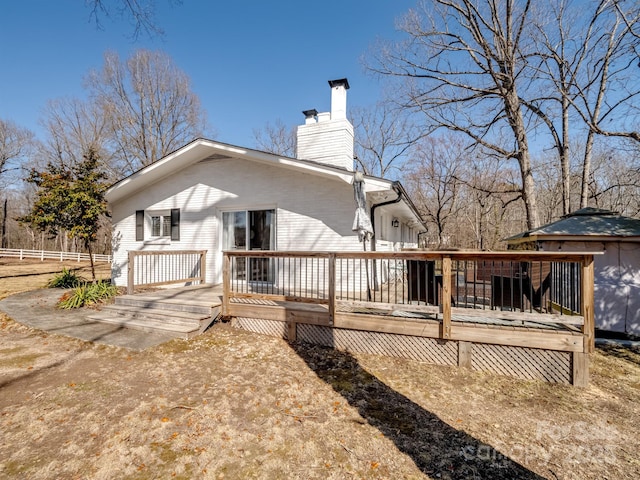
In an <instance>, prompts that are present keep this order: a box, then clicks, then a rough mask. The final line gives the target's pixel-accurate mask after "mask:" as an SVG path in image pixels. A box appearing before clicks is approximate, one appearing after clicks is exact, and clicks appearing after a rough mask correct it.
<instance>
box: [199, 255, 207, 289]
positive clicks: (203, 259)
mask: <svg viewBox="0 0 640 480" xmlns="http://www.w3.org/2000/svg"><path fill="white" fill-rule="evenodd" d="M205 283H207V251H206V250H200V285H204V284H205Z"/></svg>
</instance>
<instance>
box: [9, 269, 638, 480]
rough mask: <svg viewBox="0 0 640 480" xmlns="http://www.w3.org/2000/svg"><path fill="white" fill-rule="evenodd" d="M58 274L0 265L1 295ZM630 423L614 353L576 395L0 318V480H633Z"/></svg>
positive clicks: (434, 371)
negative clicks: (95, 337)
mask: <svg viewBox="0 0 640 480" xmlns="http://www.w3.org/2000/svg"><path fill="white" fill-rule="evenodd" d="M47 268H48V269H49V270H46V269H47ZM60 268H61V267H60V264H59V263H55V264H48V265H45V264H41V263H40V262H38V263H37V264H32V263H25V264H22V265H15V264H12V263H11V262H6V261H5V260H4V259H0V298H2V297H4V296H6V295H8V294H10V293H12V292H14V291H15V292H17V291H24V290H27V289H30V288H41V287H42V286H43V285H44V284H45V283H46V280H47V275H38V272H39V271H49V273H48V275H51V271H53V272H55V271H59V270H60ZM39 269H41V270H39ZM16 275H23V276H16ZM63 314H64V313H63V312H61V315H63ZM639 426H640V352H638V351H633V350H629V349H624V348H608V349H598V351H597V352H596V353H595V354H594V355H593V358H592V365H591V384H590V386H589V387H587V388H575V387H571V386H565V385H552V384H545V383H542V382H535V381H521V380H514V379H511V378H505V377H499V376H494V375H489V374H482V373H478V372H471V371H468V370H463V369H456V368H450V367H438V366H432V365H426V364H423V363H420V362H415V361H410V360H401V359H393V358H385V357H377V356H372V355H361V354H348V353H344V352H337V351H333V350H329V349H325V348H320V347H314V346H309V345H303V344H299V345H290V344H288V343H286V342H285V341H283V340H280V339H277V338H271V337H267V336H261V335H258V334H254V333H249V332H243V331H239V330H235V329H232V328H230V327H229V326H227V325H225V324H218V325H215V326H214V327H213V328H211V329H209V330H208V331H207V332H205V334H203V335H201V336H199V337H196V338H195V339H192V340H173V341H171V342H169V343H166V344H164V345H161V346H158V347H154V348H151V349H148V350H145V351H142V352H132V351H128V350H125V349H122V348H117V347H109V346H104V345H96V344H92V343H86V342H82V341H80V340H75V339H70V338H66V337H61V336H57V335H52V334H45V333H43V332H40V331H37V330H34V329H31V328H29V327H25V326H22V325H20V324H17V323H16V322H14V321H13V320H11V319H9V318H7V317H6V316H3V315H1V314H0V432H1V433H0V477H1V478H8V479H18V478H19V479H54V478H55V479H58V478H66V479H75V478H77V479H112V478H128V479H158V478H183V479H192V478H206V479H209V478H210V479H222V478H226V479H236V478H260V479H280V478H287V479H288V478H294V479H295V478H297V479H315V478H318V479H325V478H331V479H345V478H346V479H349V478H354V479H377V478H385V479H386V478H389V479H399V478H406V479H422V478H429V479H454V478H455V479H507V478H508V479H514V478H530V479H541V478H545V479H637V478H640V453H639V452H640V448H639V447H640V435H639Z"/></svg>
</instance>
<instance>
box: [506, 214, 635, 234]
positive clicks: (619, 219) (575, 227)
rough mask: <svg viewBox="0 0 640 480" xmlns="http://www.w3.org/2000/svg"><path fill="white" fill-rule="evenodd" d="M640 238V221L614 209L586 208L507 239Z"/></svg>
mask: <svg viewBox="0 0 640 480" xmlns="http://www.w3.org/2000/svg"><path fill="white" fill-rule="evenodd" d="M577 236H586V237H622V238H627V237H640V220H639V219H637V218H631V217H623V216H621V215H618V214H617V213H616V212H612V211H610V210H602V209H599V208H591V207H587V208H582V209H580V210H577V211H575V212H572V213H570V214H568V215H565V216H564V217H562V218H561V219H560V220H557V221H555V222H551V223H548V224H546V225H543V226H541V227H538V228H534V229H533V230H529V231H527V232H523V233H519V234H518V235H514V236H513V237H509V238H507V239H506V241H507V242H517V241H526V239H528V238H530V239H531V240H534V239H542V238H547V237H577Z"/></svg>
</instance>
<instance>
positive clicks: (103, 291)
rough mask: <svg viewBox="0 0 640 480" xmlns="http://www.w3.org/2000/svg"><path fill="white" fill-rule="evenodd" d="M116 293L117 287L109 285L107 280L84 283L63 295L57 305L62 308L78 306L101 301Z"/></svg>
mask: <svg viewBox="0 0 640 480" xmlns="http://www.w3.org/2000/svg"><path fill="white" fill-rule="evenodd" d="M117 294H118V287H116V286H115V285H111V282H109V281H108V280H105V281H100V282H96V283H84V284H82V285H80V286H79V287H77V288H76V289H75V290H73V291H72V292H69V293H67V294H65V295H63V296H62V298H61V299H60V301H59V302H58V307H59V308H64V309H71V308H80V307H84V306H86V305H93V304H96V303H102V302H104V301H105V300H107V299H109V298H111V297H115V296H116V295H117Z"/></svg>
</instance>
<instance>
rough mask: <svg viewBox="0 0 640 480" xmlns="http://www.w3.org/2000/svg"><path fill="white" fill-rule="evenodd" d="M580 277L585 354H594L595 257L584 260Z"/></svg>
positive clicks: (589, 256) (587, 257)
mask: <svg viewBox="0 0 640 480" xmlns="http://www.w3.org/2000/svg"><path fill="white" fill-rule="evenodd" d="M581 266H582V272H581V273H582V274H581V276H580V298H581V299H582V306H581V307H582V312H581V313H582V316H583V317H584V323H583V324H582V334H583V335H584V352H585V353H593V351H594V349H595V315H594V308H595V305H594V303H595V302H594V291H593V290H594V282H595V274H594V269H593V256H592V255H587V256H585V257H584V258H583V259H582V262H581Z"/></svg>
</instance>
